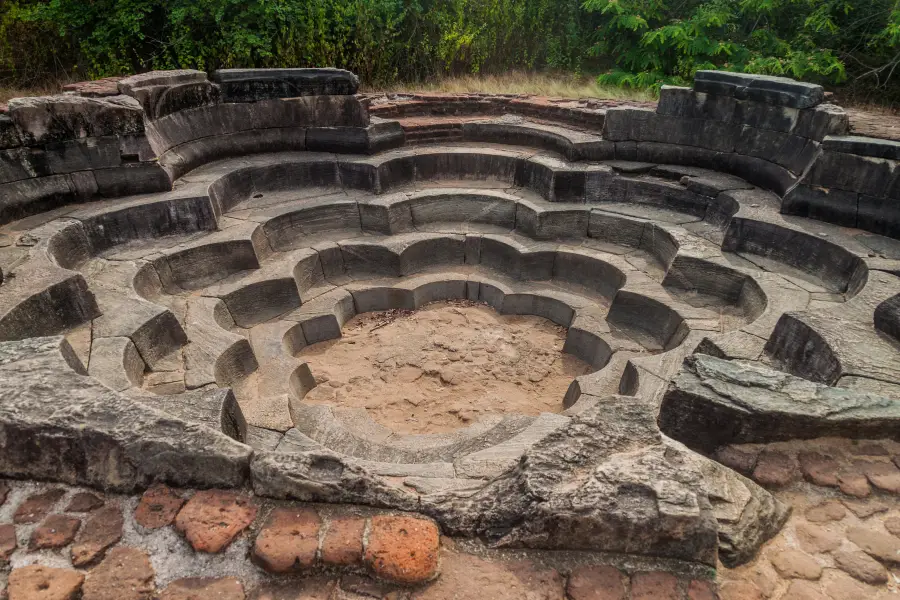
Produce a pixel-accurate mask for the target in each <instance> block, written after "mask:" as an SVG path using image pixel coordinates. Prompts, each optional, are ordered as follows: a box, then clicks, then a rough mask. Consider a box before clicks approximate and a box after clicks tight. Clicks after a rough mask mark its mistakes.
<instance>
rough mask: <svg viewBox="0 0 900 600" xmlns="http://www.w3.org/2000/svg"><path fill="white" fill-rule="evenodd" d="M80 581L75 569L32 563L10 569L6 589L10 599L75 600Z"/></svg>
mask: <svg viewBox="0 0 900 600" xmlns="http://www.w3.org/2000/svg"><path fill="white" fill-rule="evenodd" d="M82 583H84V575H82V574H81V573H79V572H77V571H73V570H71V569H53V568H50V567H42V566H39V565H32V566H30V567H21V568H19V569H13V570H12V572H11V573H10V574H9V587H8V590H7V591H8V592H9V597H10V600H75V599H76V598H79V597H80V592H81V585H82Z"/></svg>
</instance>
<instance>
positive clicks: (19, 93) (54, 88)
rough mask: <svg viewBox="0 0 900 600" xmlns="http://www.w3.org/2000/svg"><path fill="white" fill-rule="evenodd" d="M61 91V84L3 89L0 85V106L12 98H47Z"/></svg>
mask: <svg viewBox="0 0 900 600" xmlns="http://www.w3.org/2000/svg"><path fill="white" fill-rule="evenodd" d="M61 90H62V85H61V84H60V85H49V84H46V85H41V86H36V87H30V88H21V87H3V86H2V85H0V104H6V103H7V102H8V101H9V100H10V99H12V98H22V97H23V96H47V95H50V94H58V93H59V92H60V91H61Z"/></svg>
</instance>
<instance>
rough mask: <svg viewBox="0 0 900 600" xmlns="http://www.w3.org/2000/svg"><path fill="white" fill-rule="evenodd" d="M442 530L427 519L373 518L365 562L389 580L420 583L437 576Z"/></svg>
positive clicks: (373, 570) (375, 572) (380, 576)
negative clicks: (440, 531) (439, 530)
mask: <svg viewBox="0 0 900 600" xmlns="http://www.w3.org/2000/svg"><path fill="white" fill-rule="evenodd" d="M439 550H440V533H439V532H438V528H437V526H436V525H435V524H434V523H432V522H431V521H428V520H426V519H422V518H417V517H398V516H389V515H379V516H376V517H372V525H371V529H370V531H369V543H368V546H367V547H366V551H365V562H366V564H367V565H368V567H369V569H371V571H372V573H373V574H374V575H375V576H376V577H378V578H380V579H385V580H387V581H395V582H398V583H407V584H412V583H420V582H424V581H428V580H430V579H432V578H434V577H435V575H437V568H438V552H439Z"/></svg>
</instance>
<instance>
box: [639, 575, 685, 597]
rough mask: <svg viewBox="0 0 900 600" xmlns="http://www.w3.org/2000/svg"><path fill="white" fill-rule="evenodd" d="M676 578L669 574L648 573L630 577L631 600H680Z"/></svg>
mask: <svg viewBox="0 0 900 600" xmlns="http://www.w3.org/2000/svg"><path fill="white" fill-rule="evenodd" d="M679 588H680V584H679V582H678V578H677V577H675V576H674V575H672V574H671V573H664V572H662V571H650V572H644V573H635V574H634V575H632V576H631V600H681V590H680V589H679Z"/></svg>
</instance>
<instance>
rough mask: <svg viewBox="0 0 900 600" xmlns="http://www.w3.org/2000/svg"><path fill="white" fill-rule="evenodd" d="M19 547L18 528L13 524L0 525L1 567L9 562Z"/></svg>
mask: <svg viewBox="0 0 900 600" xmlns="http://www.w3.org/2000/svg"><path fill="white" fill-rule="evenodd" d="M17 547H18V542H16V526H15V525H13V524H11V523H8V524H3V525H0V566H3V564H4V563H5V562H7V561H8V560H9V557H10V556H12V553H13V552H15V551H16V548H17Z"/></svg>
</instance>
